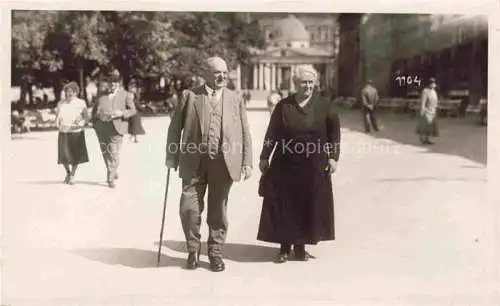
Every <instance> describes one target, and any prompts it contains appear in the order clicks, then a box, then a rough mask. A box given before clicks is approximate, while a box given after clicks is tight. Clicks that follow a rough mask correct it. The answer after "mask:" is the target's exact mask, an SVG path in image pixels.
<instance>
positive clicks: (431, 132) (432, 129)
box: [415, 116, 439, 137]
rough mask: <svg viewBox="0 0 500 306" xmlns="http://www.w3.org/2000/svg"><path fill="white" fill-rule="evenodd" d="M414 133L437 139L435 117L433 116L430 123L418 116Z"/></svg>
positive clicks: (424, 117)
mask: <svg viewBox="0 0 500 306" xmlns="http://www.w3.org/2000/svg"><path fill="white" fill-rule="evenodd" d="M415 132H416V133H417V134H419V135H424V136H432V137H438V136H439V128H438V123H437V116H434V118H433V119H432V120H430V121H429V120H428V119H427V117H426V116H420V118H419V119H418V122H417V127H416V129H415Z"/></svg>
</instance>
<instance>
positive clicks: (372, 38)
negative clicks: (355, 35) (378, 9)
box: [359, 14, 488, 103]
mask: <svg viewBox="0 0 500 306" xmlns="http://www.w3.org/2000/svg"><path fill="white" fill-rule="evenodd" d="M359 42H360V44H359V49H360V63H361V67H360V68H361V69H360V73H359V74H360V75H359V78H360V79H361V80H362V82H363V81H364V80H366V79H372V80H373V82H374V84H375V85H376V86H377V87H378V88H379V90H380V91H381V92H382V93H383V94H384V95H386V96H405V95H408V94H409V93H412V92H415V91H418V90H419V89H421V87H422V86H424V85H425V82H426V80H427V79H428V78H429V77H434V78H436V80H437V82H438V85H439V89H440V94H442V95H443V96H451V95H452V93H453V92H457V91H463V92H464V93H465V94H464V95H466V96H468V97H469V98H470V99H471V100H472V101H471V102H473V103H475V102H477V101H478V100H479V99H480V98H481V97H486V94H487V83H488V82H487V81H488V73H487V71H488V21H487V17H485V16H478V15H427V14H425V15H424V14H398V15H392V14H391V15H388V14H373V15H365V16H363V17H362V18H361V24H360V29H359ZM398 77H399V78H398ZM403 77H404V78H406V79H407V80H408V79H410V80H412V81H414V80H420V82H419V83H417V82H411V83H412V84H408V82H404V83H401V81H400V80H401V78H403Z"/></svg>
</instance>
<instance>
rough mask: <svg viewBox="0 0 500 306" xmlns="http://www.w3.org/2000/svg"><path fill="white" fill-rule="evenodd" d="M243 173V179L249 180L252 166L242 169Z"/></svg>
mask: <svg viewBox="0 0 500 306" xmlns="http://www.w3.org/2000/svg"><path fill="white" fill-rule="evenodd" d="M241 172H242V174H243V180H248V179H249V178H250V176H252V168H250V167H249V166H244V167H243V168H242V170H241Z"/></svg>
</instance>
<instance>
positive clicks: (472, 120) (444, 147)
mask: <svg viewBox="0 0 500 306" xmlns="http://www.w3.org/2000/svg"><path fill="white" fill-rule="evenodd" d="M339 115H340V124H341V126H342V127H343V128H347V129H350V130H353V131H356V132H360V133H364V124H363V119H362V115H361V112H360V111H359V110H349V109H342V108H339ZM377 119H378V124H379V126H380V127H381V131H380V132H377V133H370V134H369V135H370V136H372V137H375V138H380V139H389V140H392V141H396V142H398V143H401V144H406V145H414V146H419V147H421V146H422V145H421V144H420V142H419V139H418V135H417V134H416V133H415V126H416V124H417V117H412V116H410V115H409V114H391V113H387V112H379V113H377ZM478 121H479V119H478V118H477V116H474V115H469V116H468V117H465V118H440V120H439V121H438V125H439V131H440V137H438V138H436V139H433V140H435V142H436V144H435V145H431V146H425V148H426V149H427V153H437V154H446V155H455V156H460V157H463V158H466V159H469V160H471V161H474V162H477V163H480V164H482V165H485V166H486V161H487V159H486V152H487V128H486V127H484V126H480V125H479V124H478Z"/></svg>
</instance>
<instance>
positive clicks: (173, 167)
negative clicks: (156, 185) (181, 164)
mask: <svg viewBox="0 0 500 306" xmlns="http://www.w3.org/2000/svg"><path fill="white" fill-rule="evenodd" d="M165 165H166V166H167V168H169V169H172V170H174V171H175V170H177V165H176V164H175V162H173V161H170V160H167V162H166V163H165Z"/></svg>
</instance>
